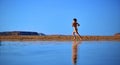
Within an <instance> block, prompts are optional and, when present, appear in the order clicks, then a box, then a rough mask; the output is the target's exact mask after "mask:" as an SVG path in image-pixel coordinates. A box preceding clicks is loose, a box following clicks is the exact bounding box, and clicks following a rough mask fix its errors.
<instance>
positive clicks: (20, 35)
mask: <svg viewBox="0 0 120 65" xmlns="http://www.w3.org/2000/svg"><path fill="white" fill-rule="evenodd" d="M78 38H79V37H77V40H79V39H78ZM72 40H73V36H72V35H46V34H44V33H38V32H29V31H7V32H0V41H72ZM82 41H120V33H116V34H114V35H112V36H97V35H96V36H90V35H89V36H82Z"/></svg>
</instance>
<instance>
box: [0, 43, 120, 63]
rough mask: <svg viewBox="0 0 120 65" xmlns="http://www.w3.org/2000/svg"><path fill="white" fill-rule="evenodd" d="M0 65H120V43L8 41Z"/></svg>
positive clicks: (2, 48)
mask: <svg viewBox="0 0 120 65" xmlns="http://www.w3.org/2000/svg"><path fill="white" fill-rule="evenodd" d="M0 65H120V42H117V41H82V42H77V41H71V42H70V41H69V42H56V41H55V42H51V41H32V42H26V41H22V42H20V41H18V42H10V41H4V42H0Z"/></svg>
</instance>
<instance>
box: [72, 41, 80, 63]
mask: <svg viewBox="0 0 120 65" xmlns="http://www.w3.org/2000/svg"><path fill="white" fill-rule="evenodd" d="M80 43H81V41H76V40H75V41H73V44H72V62H73V65H76V63H77V56H78V55H77V54H78V53H77V52H78V45H79V44H80Z"/></svg>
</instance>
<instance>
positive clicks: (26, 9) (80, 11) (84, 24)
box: [0, 0, 120, 35]
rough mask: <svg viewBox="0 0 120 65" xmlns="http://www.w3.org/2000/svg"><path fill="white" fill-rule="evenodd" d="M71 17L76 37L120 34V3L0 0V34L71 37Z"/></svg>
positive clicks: (108, 0) (114, 0)
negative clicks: (76, 26)
mask: <svg viewBox="0 0 120 65" xmlns="http://www.w3.org/2000/svg"><path fill="white" fill-rule="evenodd" d="M73 18H77V19H78V23H80V27H79V28H78V29H79V33H80V35H114V34H115V33H119V32H120V29H119V28H120V0H0V32H3V31H35V32H39V33H45V34H64V35H71V34H72V31H73V28H72V21H73Z"/></svg>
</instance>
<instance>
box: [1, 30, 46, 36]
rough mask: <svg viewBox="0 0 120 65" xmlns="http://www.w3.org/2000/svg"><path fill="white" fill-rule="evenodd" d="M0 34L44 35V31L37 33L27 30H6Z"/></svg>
mask: <svg viewBox="0 0 120 65" xmlns="http://www.w3.org/2000/svg"><path fill="white" fill-rule="evenodd" d="M0 35H4V36H7V35H40V36H45V34H44V33H37V32H29V31H7V32H0Z"/></svg>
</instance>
